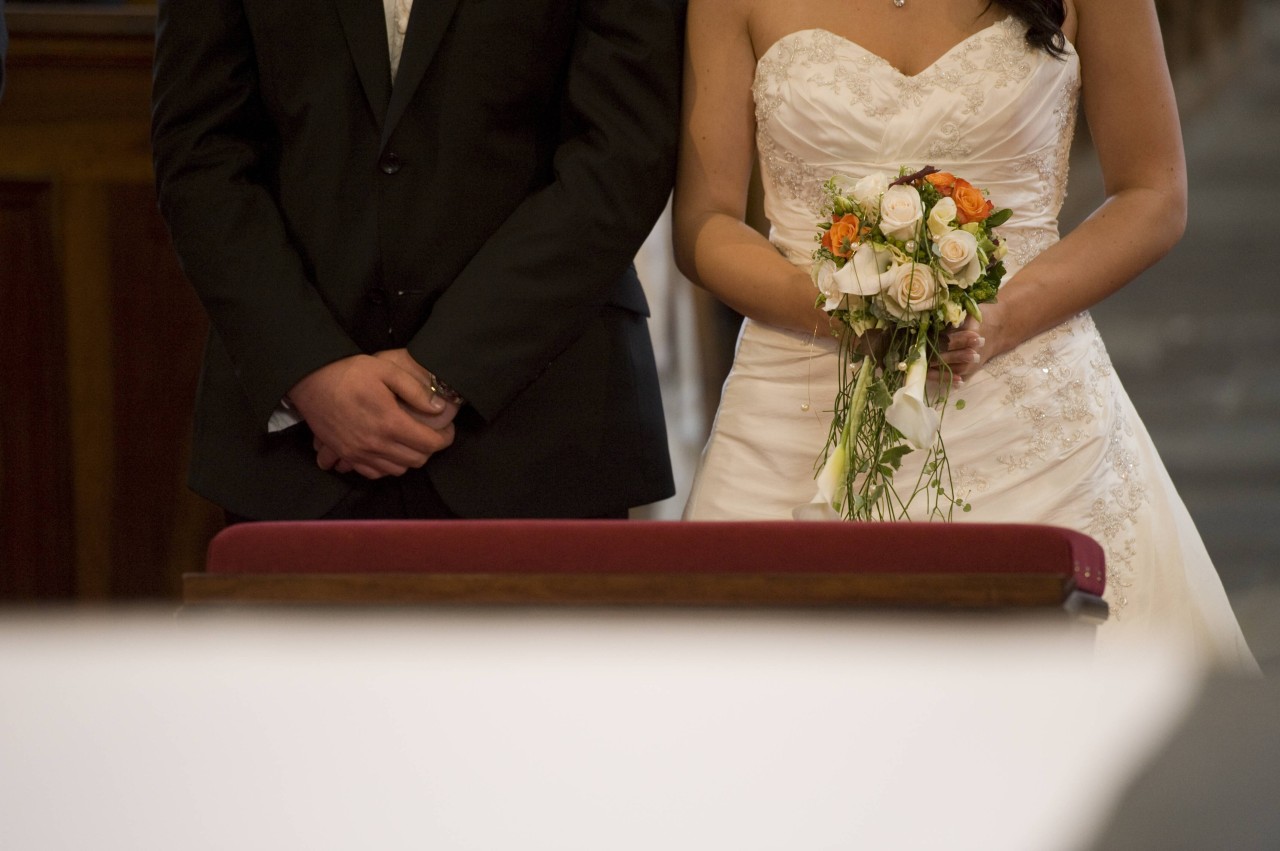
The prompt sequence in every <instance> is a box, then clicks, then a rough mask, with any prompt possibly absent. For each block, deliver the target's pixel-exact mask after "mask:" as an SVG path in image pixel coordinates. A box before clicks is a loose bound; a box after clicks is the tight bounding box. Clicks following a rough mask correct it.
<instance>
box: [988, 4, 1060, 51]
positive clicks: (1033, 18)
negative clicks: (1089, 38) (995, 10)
mask: <svg viewBox="0 0 1280 851" xmlns="http://www.w3.org/2000/svg"><path fill="white" fill-rule="evenodd" d="M993 5H995V6H999V7H1000V8H1002V9H1004V10H1005V11H1006V12H1008V13H1009V14H1011V15H1013V16H1014V17H1015V18H1017V19H1018V20H1019V21H1021V22H1022V23H1024V24H1026V26H1027V44H1029V45H1031V46H1032V47H1035V48H1038V49H1040V50H1044V51H1046V52H1048V53H1049V54H1050V55H1052V56H1059V57H1061V56H1063V55H1065V53H1066V50H1067V37H1066V36H1065V35H1063V34H1062V22H1063V21H1064V20H1066V17H1067V10H1066V7H1065V6H1064V5H1063V0H989V2H988V3H987V8H988V9H989V8H991V6H993Z"/></svg>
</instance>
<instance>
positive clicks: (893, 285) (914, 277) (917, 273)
mask: <svg viewBox="0 0 1280 851" xmlns="http://www.w3.org/2000/svg"><path fill="white" fill-rule="evenodd" d="M937 301H938V278H937V276H935V275H934V274H933V270H932V269H930V268H929V267H928V266H926V265H925V264H923V263H903V264H901V265H900V266H896V267H894V268H893V269H891V270H890V271H889V286H888V287H887V288H886V289H885V291H884V302H883V303H884V306H885V309H887V310H888V311H889V312H890V313H892V314H893V315H894V316H897V317H898V318H899V319H910V318H911V316H912V314H915V313H923V312H925V311H926V310H932V309H933V307H934V305H935V304H937Z"/></svg>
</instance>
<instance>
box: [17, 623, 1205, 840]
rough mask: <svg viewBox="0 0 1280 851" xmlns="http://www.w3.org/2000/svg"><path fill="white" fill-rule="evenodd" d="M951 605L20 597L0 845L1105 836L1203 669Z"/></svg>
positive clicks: (1149, 651)
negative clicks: (604, 608) (761, 607)
mask: <svg viewBox="0 0 1280 851" xmlns="http://www.w3.org/2000/svg"><path fill="white" fill-rule="evenodd" d="M941 623H950V624H952V627H951V628H950V629H948V628H945V627H943V626H941V625H939V624H941ZM956 625H957V622H956V621H949V622H928V623H925V622H922V623H913V624H903V623H901V622H900V621H896V622H895V621H889V620H886V619H883V618H872V617H869V616H867V615H848V614H843V615H829V614H818V615H815V614H805V615H767V614H707V613H701V614H698V613H669V614H660V613H659V614H654V613H649V614H642V613H619V612H605V613H601V612H594V613H593V612H577V613H530V612H523V613H522V612H494V611H489V612H466V611H464V612H457V611H454V612H430V611H429V612H414V613H408V612H406V613H401V614H396V615H392V616H390V617H388V616H381V617H379V618H377V619H374V618H365V617H363V616H357V615H341V614H339V615H298V616H284V615H280V614H274V615H259V616H249V615H243V616H235V617H231V616H227V617H223V616H205V615H202V616H199V617H184V618H181V619H179V620H177V621H175V620H174V619H173V618H172V617H171V616H170V617H165V616H157V617H148V616H128V617H113V618H108V617H105V616H81V617H73V616H66V615H45V616H33V615H18V614H15V613H12V612H10V613H7V614H5V615H4V616H3V618H0V848H6V849H22V851H42V850H43V849H63V848H67V849H71V848H76V849H79V848H95V849H130V851H138V850H139V849H162V848H163V849H173V848H180V849H228V848H235V849H285V848H299V849H301V848H305V849H364V848H376V849H409V848H413V849H421V848H431V849H433V851H434V850H436V849H439V850H441V851H445V850H447V849H486V851H488V849H508V848H510V849H516V848H519V849H593V851H594V850H595V849H637V851H638V849H646V851H648V849H653V848H664V849H735V851H738V850H739V849H783V848H785V849H828V848H830V849H837V848H838V849H849V848H875V849H895V851H897V850H899V849H930V851H937V849H949V851H955V849H983V850H984V851H999V849H1009V850H1010V851H1039V849H1076V848H1083V847H1085V846H1087V844H1088V842H1089V841H1090V839H1091V838H1092V836H1093V832H1094V831H1095V830H1096V829H1097V828H1098V827H1099V821H1100V820H1101V819H1103V818H1104V817H1105V816H1106V815H1107V814H1108V807H1109V805H1110V804H1111V802H1112V801H1113V799H1114V798H1115V796H1116V795H1117V794H1118V793H1119V791H1120V790H1121V789H1122V788H1123V787H1124V786H1125V785H1126V784H1127V783H1128V782H1129V780H1130V779H1131V777H1132V776H1133V774H1134V772H1135V771H1136V770H1137V768H1138V767H1139V765H1140V764H1141V763H1142V762H1143V761H1144V760H1146V759H1147V758H1148V757H1149V756H1150V755H1151V754H1152V753H1153V752H1154V751H1155V750H1156V749H1158V748H1159V747H1160V746H1161V745H1162V744H1163V742H1164V740H1165V738H1166V737H1167V736H1168V735H1169V733H1170V731H1171V730H1172V729H1173V728H1174V727H1175V726H1176V724H1177V723H1178V722H1179V721H1180V720H1181V718H1182V716H1183V714H1184V713H1185V711H1186V710H1187V708H1188V706H1189V705H1190V702H1191V701H1192V699H1193V698H1194V696H1195V692H1196V689H1197V688H1198V686H1199V685H1200V671H1199V669H1198V668H1196V667H1195V666H1194V665H1193V664H1192V663H1191V662H1190V661H1189V660H1187V659H1185V658H1184V657H1182V656H1181V655H1180V654H1177V653H1174V652H1172V651H1171V650H1170V649H1169V648H1168V647H1167V646H1166V647H1164V648H1163V649H1157V648H1154V647H1153V648H1146V649H1143V648H1135V649H1134V650H1133V651H1132V653H1131V654H1127V655H1125V654H1120V655H1116V656H1115V657H1112V658H1108V659H1107V660H1106V661H1105V662H1102V661H1099V662H1095V661H1093V659H1092V658H1091V654H1090V651H1089V649H1088V648H1087V647H1085V648H1082V647H1081V645H1080V642H1079V640H1078V638H1077V639H1074V640H1072V639H1067V638H1064V637H1063V636H1062V635H1061V634H1060V633H1053V632H1047V631H1042V630H1038V629H1034V628H1032V627H1028V626H1014V625H1009V624H1001V623H998V622H994V621H990V620H986V621H973V622H961V623H960V625H959V628H956Z"/></svg>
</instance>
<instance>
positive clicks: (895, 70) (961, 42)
mask: <svg viewBox="0 0 1280 851" xmlns="http://www.w3.org/2000/svg"><path fill="white" fill-rule="evenodd" d="M1011 20H1014V18H1013V16H1012V15H1006V16H1005V17H1003V18H1001V19H1000V20H998V21H993V22H992V23H989V24H987V25H986V26H985V27H983V28H982V29H980V30H977V31H976V32H972V33H970V34H969V35H967V36H965V37H964V38H962V39H960V40H959V41H957V42H956V43H955V44H953V45H951V47H949V48H947V50H946V51H945V52H944V53H942V55H940V56H939V57H938V58H937V59H935V60H933V61H932V62H930V63H929V64H928V65H926V66H924V67H923V68H921V69H920V70H919V71H917V72H916V73H914V74H908V73H906V72H905V71H902V70H900V69H899V68H898V66H897V65H894V64H893V63H892V62H890V61H889V60H888V59H885V58H884V57H883V56H881V55H880V54H878V53H876V52H875V51H873V50H870V49H868V48H866V47H863V46H862V45H861V44H859V43H858V42H856V41H854V40H853V39H851V38H849V37H848V36H843V35H841V34H840V33H838V32H832V31H831V30H829V29H827V28H826V27H806V28H804V29H801V30H793V31H792V32H789V33H786V34H785V35H783V36H781V37H780V38H778V40H777V41H775V42H774V43H773V44H771V45H769V47H768V48H766V49H765V51H764V53H761V54H760V58H759V59H757V60H756V70H757V71H759V68H760V63H761V62H764V60H765V58H766V57H768V56H769V54H771V53H773V52H774V50H776V49H777V48H778V46H779V45H780V44H782V43H783V42H784V41H787V40H789V39H793V38H796V37H798V36H801V35H804V34H805V33H826V34H827V35H829V36H831V37H832V38H835V39H837V40H839V41H842V42H844V43H845V44H848V45H851V46H852V47H854V48H856V49H858V50H860V51H862V52H863V53H865V54H866V55H867V56H870V57H871V58H872V59H874V60H876V62H877V63H879V64H880V65H883V66H884V67H886V68H888V69H889V70H890V71H892V72H893V73H894V74H896V75H897V76H899V77H901V78H902V79H904V80H915V79H918V78H920V77H922V76H924V75H925V74H928V73H929V72H930V71H932V70H933V69H934V68H937V67H938V65H940V64H942V62H944V61H945V60H946V59H947V58H948V57H950V56H951V55H952V54H953V53H955V52H956V51H958V50H959V49H960V48H962V47H964V46H965V45H966V44H968V43H969V42H971V41H973V40H974V39H976V38H978V36H981V35H984V34H986V33H988V32H990V31H991V30H993V29H995V28H996V27H1001V26H1004V25H1005V24H1006V23H1008V22H1009V21H1011ZM1068 47H1070V42H1068Z"/></svg>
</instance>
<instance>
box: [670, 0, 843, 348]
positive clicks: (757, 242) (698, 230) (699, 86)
mask: <svg viewBox="0 0 1280 851" xmlns="http://www.w3.org/2000/svg"><path fill="white" fill-rule="evenodd" d="M745 7H746V3H745V2H742V0H692V2H690V4H689V17H688V41H687V44H686V47H685V77H684V120H683V127H682V131H681V139H680V157H679V165H678V171H677V174H676V192H675V206H674V214H675V218H674V241H675V254H676V263H677V264H678V265H679V267H680V271H681V272H683V273H684V274H685V276H686V277H688V278H689V279H690V280H692V281H693V282H694V283H696V284H698V285H699V286H702V287H704V288H706V289H707V290H709V291H710V292H712V293H713V294H715V295H716V296H717V297H718V298H720V300H721V301H723V302H725V303H726V304H728V305H729V306H730V307H732V308H733V309H734V310H736V311H738V312H739V313H742V314H744V315H746V316H750V317H752V318H753V319H759V320H761V321H764V322H768V323H771V324H773V325H778V326H781V327H784V328H790V329H792V330H796V331H803V332H809V333H811V332H813V331H814V330H815V329H817V328H818V327H819V324H821V327H822V329H823V331H824V332H825V330H826V328H827V318H826V315H825V314H824V313H822V311H820V310H818V309H817V308H816V307H814V301H815V299H816V297H817V291H816V290H815V289H814V286H813V283H812V282H811V281H810V280H809V276H808V273H807V272H806V271H804V270H801V269H797V268H796V267H795V266H793V265H792V264H791V263H789V262H787V261H786V260H785V259H784V258H783V257H782V256H781V255H780V254H779V253H778V251H777V249H775V248H774V247H773V246H772V245H771V244H770V243H769V241H768V240H766V239H765V238H764V237H762V236H761V235H760V234H759V233H757V232H756V231H755V230H753V229H752V228H751V227H749V226H748V225H747V224H746V223H745V221H744V219H745V217H746V209H747V189H748V184H749V183H750V179H751V165H752V160H753V158H754V156H755V108H754V105H753V103H752V98H751V84H752V81H753V79H754V75H755V65H756V58H755V51H754V50H753V47H752V44H751V38H750V34H749V32H748V28H747V12H746V8H745Z"/></svg>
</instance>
